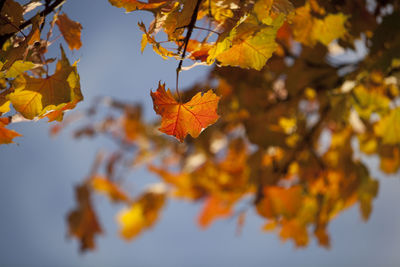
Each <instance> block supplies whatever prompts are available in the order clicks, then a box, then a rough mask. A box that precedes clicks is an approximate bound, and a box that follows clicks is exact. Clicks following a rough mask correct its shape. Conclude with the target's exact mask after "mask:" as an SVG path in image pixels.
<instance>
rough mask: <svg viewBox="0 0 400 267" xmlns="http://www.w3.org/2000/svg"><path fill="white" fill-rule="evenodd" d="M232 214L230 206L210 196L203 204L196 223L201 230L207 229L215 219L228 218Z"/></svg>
mask: <svg viewBox="0 0 400 267" xmlns="http://www.w3.org/2000/svg"><path fill="white" fill-rule="evenodd" d="M231 213H232V210H231V206H230V205H229V204H228V203H226V202H224V201H221V200H220V199H218V198H216V197H213V196H210V197H208V198H207V200H206V201H205V203H204V207H203V210H202V211H201V213H200V215H199V217H198V220H197V222H198V223H199V225H200V226H201V227H202V228H206V227H208V226H209V225H210V224H211V223H212V222H213V221H214V220H215V219H216V218H218V217H221V218H224V217H229V216H230V215H231Z"/></svg>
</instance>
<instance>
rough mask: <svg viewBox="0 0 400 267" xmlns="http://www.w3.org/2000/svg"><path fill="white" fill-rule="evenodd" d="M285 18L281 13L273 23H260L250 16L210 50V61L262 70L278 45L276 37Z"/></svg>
mask: <svg viewBox="0 0 400 267" xmlns="http://www.w3.org/2000/svg"><path fill="white" fill-rule="evenodd" d="M284 19H285V16H284V15H282V14H281V15H279V16H278V17H277V18H275V19H274V20H272V21H271V25H258V24H256V21H255V18H254V17H249V18H248V19H246V20H245V21H244V22H243V23H241V24H239V25H238V26H237V27H236V28H235V29H233V30H232V31H231V33H230V35H229V37H227V38H225V39H224V40H223V41H221V42H220V43H218V44H217V45H216V47H215V48H214V49H211V50H210V52H209V57H208V59H207V61H208V63H211V62H212V61H213V60H214V59H216V60H218V62H219V63H220V65H222V66H238V67H241V68H253V69H256V70H261V69H262V67H264V65H265V63H266V62H267V60H268V59H269V58H270V57H271V56H272V54H273V53H274V52H275V50H276V48H277V46H278V45H277V43H276V42H275V37H276V33H277V31H278V29H279V28H280V27H281V26H282V24H283V22H284Z"/></svg>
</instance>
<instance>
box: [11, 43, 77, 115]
mask: <svg viewBox="0 0 400 267" xmlns="http://www.w3.org/2000/svg"><path fill="white" fill-rule="evenodd" d="M61 52H62V59H61V60H60V61H58V63H57V68H56V72H55V73H54V74H53V75H51V76H48V77H46V78H35V77H31V76H29V75H27V74H23V75H21V76H18V77H17V78H16V79H15V82H14V92H13V93H10V94H9V95H8V96H7V99H9V100H10V101H11V103H12V104H13V107H14V108H15V110H17V111H18V112H19V113H21V114H22V115H23V116H24V117H25V118H27V119H34V118H35V117H38V116H40V117H44V116H48V117H49V119H50V121H51V120H54V119H57V120H61V119H62V115H63V111H65V110H66V109H72V108H74V107H75V105H76V103H78V102H79V101H81V100H82V99H83V97H82V94H81V91H80V83H79V75H78V73H77V70H76V66H75V65H73V66H71V65H70V64H69V62H68V59H67V58H66V56H65V53H64V50H63V49H62V48H61ZM47 112H50V113H49V114H46V113H47ZM52 112H55V113H52Z"/></svg>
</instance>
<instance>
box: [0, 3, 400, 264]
mask: <svg viewBox="0 0 400 267" xmlns="http://www.w3.org/2000/svg"><path fill="white" fill-rule="evenodd" d="M63 10H64V11H65V12H66V13H67V14H68V15H69V16H70V17H71V18H72V19H74V20H77V21H79V22H80V23H81V24H82V25H83V37H82V41H83V47H82V48H81V50H79V51H77V52H76V51H75V52H74V53H73V54H72V57H74V58H75V59H77V58H80V62H79V64H78V70H79V73H80V76H81V85H82V92H83V94H84V96H85V101H84V103H80V104H79V105H78V110H79V109H84V108H85V107H88V106H89V104H90V103H91V101H92V100H93V99H94V97H95V96H98V95H111V96H115V97H117V98H119V99H121V98H123V99H126V100H132V101H141V102H142V103H143V104H144V106H145V107H146V108H145V113H146V116H147V117H148V118H152V117H154V116H155V115H154V112H153V111H152V103H151V98H150V96H149V90H150V89H153V90H154V89H155V87H156V86H157V83H158V81H159V80H161V81H164V82H166V83H167V86H168V85H173V84H174V80H175V68H176V66H177V62H176V61H174V60H169V61H164V60H162V59H161V58H160V57H159V56H158V55H155V54H154V53H153V52H152V51H151V50H150V49H149V48H148V49H146V51H145V53H144V54H143V55H141V54H140V38H141V32H140V31H139V30H138V28H137V22H138V21H140V20H144V21H145V22H149V21H150V18H151V17H150V15H149V14H145V13H131V14H125V13H124V11H123V10H122V9H117V8H115V7H112V6H111V5H110V4H109V3H108V1H106V0H97V1H93V0H68V1H67V3H66V4H65V6H64V7H63ZM206 71H207V68H206V67H200V68H196V69H194V70H191V71H188V72H185V73H184V74H183V75H182V76H181V84H182V86H184V85H189V84H190V83H191V82H193V81H195V80H201V79H202V78H204V76H205V75H206ZM14 129H16V130H17V131H18V132H20V133H22V134H23V135H24V137H23V138H17V139H15V140H16V141H17V142H18V145H15V144H13V145H6V146H0V159H1V160H0V214H1V215H0V266H171V267H172V266H335V267H336V266H393V267H394V266H400V207H399V203H400V179H399V176H398V175H395V176H392V177H390V178H384V179H380V190H379V196H378V197H377V199H376V200H375V201H374V210H373V212H372V215H371V218H370V220H369V221H368V222H367V223H363V222H362V220H361V216H360V214H359V210H358V206H354V207H353V208H351V209H350V210H348V211H346V212H343V213H342V214H341V215H340V216H339V217H338V218H337V219H335V220H334V221H332V222H331V224H330V226H329V232H330V233H331V239H332V248H331V249H330V250H326V249H323V248H320V247H318V246H317V245H316V242H315V240H313V241H312V242H311V244H310V245H309V246H308V247H307V248H306V249H295V248H294V246H293V244H292V243H291V242H286V243H281V242H280V240H279V238H278V236H277V234H275V233H272V234H271V233H268V234H267V233H263V232H261V230H260V228H261V226H262V225H263V221H262V220H261V219H260V218H259V217H258V216H257V215H255V214H254V212H252V213H250V216H247V218H246V223H245V226H244V228H243V232H242V235H241V236H239V237H238V236H236V234H235V231H236V221H235V220H220V221H217V222H216V223H214V224H213V225H212V226H211V227H210V228H209V229H208V230H206V231H202V230H199V228H198V227H197V225H196V222H195V220H196V217H197V214H198V212H199V208H200V206H199V205H193V204H188V203H184V202H178V201H175V202H172V201H170V202H169V203H168V205H167V208H166V209H165V210H164V212H163V213H162V217H161V220H160V221H159V223H158V224H157V225H156V226H155V227H154V228H153V229H152V230H151V231H148V232H145V233H144V234H142V235H141V236H140V237H139V238H137V239H136V240H134V241H133V242H125V241H123V240H121V239H120V238H119V237H118V233H117V225H116V222H115V214H116V213H117V212H118V210H119V209H120V208H121V207H120V206H112V205H110V204H109V203H108V200H106V199H105V198H103V197H101V196H99V197H96V198H95V199H94V203H95V206H96V210H97V212H98V214H99V216H100V221H101V223H102V225H103V226H104V230H105V234H104V235H102V236H101V237H99V238H97V247H98V249H97V250H96V251H95V252H89V253H86V254H84V255H81V254H79V253H78V243H77V241H76V240H71V239H67V238H66V231H67V225H66V221H65V215H66V214H67V212H68V211H69V210H70V209H71V208H73V207H74V205H75V201H74V191H73V188H74V185H76V184H77V183H79V182H80V181H82V179H83V177H85V175H86V174H87V173H88V171H89V168H90V164H91V162H92V160H93V158H94V155H95V153H96V151H97V150H98V149H99V148H100V147H101V146H107V145H109V141H107V140H104V139H102V138H96V139H94V140H87V139H84V140H74V139H72V137H71V132H68V131H67V132H64V133H62V134H61V135H60V136H59V137H57V138H55V139H52V138H49V135H48V130H49V125H48V124H47V123H46V122H37V123H33V122H31V123H20V124H17V125H15V126H14ZM368 165H369V166H370V168H371V170H372V174H373V175H375V176H379V175H380V176H383V175H382V174H379V172H378V171H377V165H378V163H377V161H376V159H375V160H374V159H370V160H369V161H368ZM130 179H132V184H135V183H136V182H135V180H140V183H139V184H143V183H146V182H147V181H150V182H152V181H154V180H155V179H154V176H152V175H151V174H149V173H147V172H146V171H144V170H140V171H138V172H135V173H134V174H132V176H131V177H130Z"/></svg>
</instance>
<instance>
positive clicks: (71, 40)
mask: <svg viewBox="0 0 400 267" xmlns="http://www.w3.org/2000/svg"><path fill="white" fill-rule="evenodd" d="M56 24H57V26H58V28H59V29H60V32H61V34H62V35H63V37H64V39H65V41H66V42H67V44H68V47H69V49H71V50H72V49H76V50H78V49H79V48H81V46H82V42H81V30H82V25H81V24H80V23H79V22H76V21H73V20H71V19H70V18H68V16H67V14H65V13H63V14H61V15H59V16H58V17H57V20H56Z"/></svg>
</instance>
